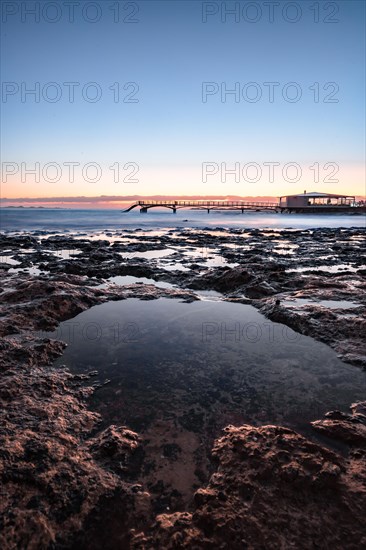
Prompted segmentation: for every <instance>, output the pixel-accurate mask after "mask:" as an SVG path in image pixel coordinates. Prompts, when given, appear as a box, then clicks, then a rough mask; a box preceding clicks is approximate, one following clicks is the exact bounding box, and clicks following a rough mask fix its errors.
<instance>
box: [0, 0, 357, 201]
mask: <svg viewBox="0 0 366 550" xmlns="http://www.w3.org/2000/svg"><path fill="white" fill-rule="evenodd" d="M5 4H6V3H5ZM8 4H11V6H10V7H9V8H8V9H9V10H12V9H13V7H14V5H15V8H19V11H18V13H16V14H14V15H11V14H9V15H7V16H6V14H5V17H7V21H5V22H3V25H2V30H3V33H2V66H3V69H2V81H3V83H16V84H17V85H19V87H20V86H21V83H22V82H23V83H25V85H26V86H27V87H28V88H31V87H34V85H35V82H39V83H40V84H39V85H40V87H41V90H42V89H43V86H44V85H45V84H47V83H49V82H56V83H57V84H58V86H60V89H61V92H62V96H61V99H60V101H58V102H56V103H50V102H47V101H45V100H44V99H43V98H42V96H41V97H40V102H39V103H35V102H34V99H33V98H32V97H30V96H27V98H26V101H25V102H24V103H23V102H22V101H21V94H20V92H18V93H15V94H14V95H8V96H6V97H5V99H4V95H3V102H2V112H3V121H2V159H3V162H4V161H5V162H15V163H18V164H19V165H20V163H21V162H25V163H27V165H28V164H29V166H31V165H32V164H34V163H35V162H39V163H40V164H41V166H42V165H44V164H46V163H49V162H57V163H59V164H60V165H62V164H63V163H64V162H70V161H76V162H80V164H81V166H82V165H83V164H85V163H87V162H94V163H98V164H99V165H100V166H101V167H102V168H103V176H102V178H101V179H100V180H99V181H98V182H96V183H93V184H91V183H90V182H88V181H85V180H83V178H82V177H81V174H79V170H78V173H77V181H75V182H74V183H70V181H68V180H67V177H66V171H63V173H62V178H61V180H60V181H58V182H57V183H55V184H50V183H49V182H48V181H44V180H42V174H41V176H40V182H39V183H36V182H34V181H33V180H32V177H31V176H27V177H26V181H25V182H23V183H22V182H21V181H20V171H19V172H18V173H17V174H15V175H14V176H11V177H10V176H8V178H7V180H8V181H7V182H6V183H3V186H2V187H3V192H2V195H3V196H7V197H11V196H13V197H16V196H18V197H19V196H33V197H34V196H68V195H98V194H111V195H116V194H121V195H124V194H131V193H138V194H154V193H166V194H170V195H172V194H177V195H181V194H184V193H188V194H191V193H193V192H194V193H197V194H210V193H212V194H223V195H224V194H227V193H232V194H238V195H271V194H273V195H277V194H281V193H285V192H297V191H298V190H302V189H303V188H308V189H309V190H310V188H311V189H318V188H319V189H321V190H323V189H324V190H332V189H334V188H336V189H337V190H338V191H339V192H341V191H342V190H346V191H347V192H353V193H356V194H362V193H364V186H365V183H364V172H363V169H362V165H363V164H364V160H365V158H364V155H365V122H364V121H365V102H364V94H365V68H364V67H365V59H364V56H365V53H364V52H365V47H364V46H365V26H364V25H365V4H364V2H362V1H341V2H335V3H329V2H328V3H327V2H319V15H320V21H319V23H315V22H314V11H312V10H311V9H310V6H312V5H314V2H308V1H299V2H295V3H294V4H296V6H297V8H296V7H295V8H293V9H291V8H290V9H289V11H288V12H286V13H287V15H288V17H289V18H294V17H295V16H296V11H295V9H296V10H299V9H300V8H301V12H302V13H301V16H300V18H299V21H298V22H294V23H291V22H289V21H286V17H285V16H284V15H283V13H282V10H283V9H284V6H285V4H286V3H285V2H280V5H279V6H278V7H277V6H276V7H275V8H276V11H275V12H274V13H275V15H274V21H273V22H272V23H271V22H270V21H269V16H268V11H267V10H268V7H266V6H265V3H263V2H256V3H254V4H256V5H257V6H259V8H258V9H259V10H261V12H262V15H261V17H259V21H258V22H256V23H250V22H248V21H246V20H245V18H244V17H243V14H242V11H241V13H240V20H239V22H235V20H234V16H230V15H227V20H226V22H222V21H221V15H222V14H224V10H225V3H222V2H211V3H206V4H205V3H202V2H199V1H195V0H192V1H185V2H176V1H162V2H155V1H139V2H136V3H129V4H128V3H126V2H119V6H120V10H121V18H122V17H128V14H129V13H131V12H132V11H134V10H135V7H134V5H135V4H136V5H137V6H138V13H136V15H134V19H136V20H137V21H138V22H136V23H128V22H123V21H122V20H121V21H120V22H118V23H115V22H113V12H112V11H111V9H110V8H111V6H112V4H116V3H114V2H109V1H108V0H107V1H104V2H99V3H96V4H97V5H98V6H99V9H100V13H101V18H100V20H99V21H98V22H96V23H91V22H88V21H85V20H83V17H82V15H81V7H83V6H85V4H87V3H85V2H79V7H75V21H74V23H70V22H69V21H68V12H67V9H66V7H65V6H64V3H63V2H59V5H60V10H61V11H60V13H61V15H62V16H61V19H60V21H58V22H55V23H50V22H49V21H47V20H44V17H42V15H41V17H40V19H41V20H40V22H39V23H38V22H34V17H33V16H30V15H27V16H26V15H25V14H24V13H23V18H25V21H24V22H22V21H21V16H22V14H21V4H24V3H21V2H9V3H8ZM26 4H27V6H28V7H30V6H31V5H34V4H35V3H34V2H30V1H29V2H27V3H26ZM44 4H46V3H45V2H41V3H40V5H41V7H42V5H44ZM237 4H238V5H239V6H240V10H243V9H245V5H246V4H247V2H239V3H237ZM234 5H235V2H226V6H227V7H228V8H230V7H233V6H234ZM325 6H327V8H326V7H325ZM333 6H335V7H337V6H338V7H339V12H338V13H336V14H334V15H333V16H332V15H331V13H332V11H333V9H334V8H333ZM89 9H90V11H89V12H88V13H89V14H90V17H91V18H92V17H94V13H96V12H94V11H93V8H89ZM211 9H212V10H216V9H217V10H218V13H216V14H214V15H208V16H207V22H206V23H204V22H203V21H202V13H205V10H211ZM253 9H254V8H253ZM47 13H48V14H49V17H50V18H51V17H53V16H54V13H56V12H53V11H52V9H51V8H49V12H47ZM258 13H260V12H258ZM297 14H298V15H299V12H297ZM254 15H255V13H254V11H249V12H248V17H251V18H253V17H254ZM3 16H4V14H3ZM326 17H328V18H329V19H330V18H332V17H333V19H338V20H339V21H338V22H335V23H326V22H324V21H323V20H324V18H326ZM64 82H79V83H80V86H78V87H77V88H75V102H74V103H70V102H69V101H68V89H67V87H66V86H65V85H64V84H63V83H64ZM89 82H96V83H97V84H98V86H99V87H100V90H101V91H102V97H101V99H100V100H99V101H98V102H96V103H91V102H88V101H86V100H85V99H83V97H82V95H81V88H83V86H84V85H85V84H87V83H89ZM115 82H118V83H119V84H120V86H121V87H123V85H124V84H125V83H127V82H135V83H137V85H138V87H139V91H138V92H137V94H136V95H135V98H137V99H138V102H137V103H123V102H119V103H115V102H114V101H113V92H112V91H111V90H109V87H110V86H111V85H112V84H113V83H115ZM203 82H215V83H217V85H218V87H219V89H220V88H221V86H226V87H227V89H231V88H233V87H234V86H235V83H236V82H237V83H239V89H240V91H242V90H243V87H244V86H245V85H246V84H247V83H248V82H255V83H257V84H256V86H257V89H258V88H259V89H260V90H261V91H262V94H263V95H262V98H261V99H260V100H259V101H258V102H256V103H250V102H248V101H245V100H244V99H243V97H241V98H240V101H239V103H236V102H235V101H234V98H233V96H227V98H226V102H222V101H221V100H220V94H219V93H217V94H215V95H212V96H209V97H208V98H207V102H206V103H203V102H202V83H203ZM264 82H278V83H279V86H277V87H276V89H275V99H274V102H273V103H270V102H269V101H268V87H266V86H265V85H264V84H263V83H264ZM289 82H296V83H297V86H298V89H301V92H302V97H301V99H300V100H299V101H298V102H295V103H291V102H289V101H285V100H284V99H283V97H282V90H283V88H284V86H285V85H286V84H287V83H289ZM315 82H318V83H319V86H320V89H319V91H320V101H319V102H318V103H316V102H314V91H312V90H310V89H309V87H310V86H311V85H313V84H314V83H315ZM327 82H333V83H336V86H338V87H339V91H338V92H337V93H335V95H334V98H335V99H338V102H337V103H324V101H323V99H324V97H325V95H326V94H327V93H330V92H331V91H332V90H335V88H334V87H333V86H334V85H331V86H330V87H329V88H328V89H327V91H324V90H323V89H322V88H323V85H324V84H326V83H327ZM222 83H223V84H222ZM3 86H4V84H3ZM7 89H8V88H5V90H7ZM89 90H90V93H93V91H94V90H93V88H92V87H91V88H89ZM131 90H132V87H130V88H129V89H128V90H127V91H124V90H123V89H122V90H121V92H122V97H123V95H124V94H126V93H127V92H129V91H131ZM251 90H252V91H253V90H254V88H252V89H251ZM289 91H292V92H293V91H294V88H292V90H289ZM53 92H54V90H53V91H52V89H51V88H49V93H50V94H51V93H53ZM269 161H274V162H279V163H280V170H281V169H282V166H283V165H284V164H286V163H288V162H296V163H298V164H299V165H300V166H302V168H303V173H302V178H301V180H300V182H297V183H291V182H286V181H283V178H282V175H281V173H279V175H278V177H276V181H275V182H272V183H269V182H268V178H267V177H266V171H264V172H263V176H262V177H261V179H260V181H259V182H257V183H255V184H251V183H248V182H245V181H239V182H238V181H234V178H232V179H231V180H230V178H228V179H227V182H226V183H223V182H222V181H221V180H222V178H221V174H220V173H218V174H217V175H216V176H215V177H212V178H211V179H209V180H208V182H207V183H203V182H202V177H201V173H202V163H203V162H214V163H217V164H220V163H222V162H226V163H227V165H228V166H229V164H230V163H231V164H233V163H235V162H239V163H241V166H242V165H244V164H246V163H249V162H257V163H258V164H259V165H261V164H262V163H263V162H269ZM115 162H119V163H121V165H122V166H123V165H124V164H125V163H127V162H135V163H137V164H138V165H139V168H140V169H139V174H138V179H139V182H138V183H133V184H131V183H128V182H121V181H119V182H114V181H113V177H112V172H111V171H110V170H109V169H108V166H110V165H112V164H114V163H115ZM314 162H319V163H320V164H321V165H323V164H324V163H327V162H335V163H337V164H338V165H339V167H340V170H339V173H338V177H339V179H340V181H339V183H338V184H336V185H334V184H329V183H323V182H322V181H320V183H315V182H313V181H312V178H313V174H312V172H311V171H310V170H307V167H308V166H310V165H312V164H313V163H314ZM64 172H65V173H64ZM323 175H324V174H323ZM304 185H305V187H304ZM345 188H346V189H345Z"/></svg>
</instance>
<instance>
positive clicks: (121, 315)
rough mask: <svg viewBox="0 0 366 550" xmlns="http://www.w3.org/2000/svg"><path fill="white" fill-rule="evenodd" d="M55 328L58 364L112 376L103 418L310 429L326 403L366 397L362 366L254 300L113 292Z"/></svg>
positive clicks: (103, 394)
mask: <svg viewBox="0 0 366 550" xmlns="http://www.w3.org/2000/svg"><path fill="white" fill-rule="evenodd" d="M51 336H52V337H55V338H58V339H61V340H64V341H66V342H67V343H68V347H67V348H66V350H65V352H64V354H63V356H62V357H61V358H59V359H58V360H57V361H56V366H61V365H66V366H67V367H68V368H69V369H70V370H71V371H72V372H73V373H87V372H90V371H94V370H96V371H97V375H96V378H94V379H93V378H92V379H91V380H89V381H88V382H87V383H88V384H90V383H97V382H98V383H104V382H106V381H108V383H107V384H105V385H103V386H102V387H101V388H99V389H98V390H97V391H96V392H95V394H94V396H93V397H92V400H91V406H92V408H93V409H94V410H97V411H98V412H100V413H101V415H102V418H103V423H105V424H109V423H115V424H125V425H127V426H129V427H130V428H131V429H134V430H136V431H138V432H142V433H143V432H144V431H148V430H149V429H151V427H152V425H153V424H154V423H157V422H163V423H164V422H170V423H173V424H174V425H175V426H179V427H180V429H182V430H185V431H188V432H193V433H195V434H205V437H206V436H207V437H208V438H211V437H215V436H216V435H217V434H218V433H219V431H220V430H221V429H222V428H223V427H224V426H226V425H228V424H234V425H240V424H243V423H249V424H256V425H260V424H268V423H272V424H274V423H276V424H284V425H288V426H290V427H293V428H295V429H298V430H300V431H303V432H307V431H308V430H309V427H308V422H309V421H310V420H315V419H318V418H320V417H321V415H322V414H324V412H326V411H328V410H332V409H343V410H347V408H348V407H349V405H350V404H351V403H352V402H354V401H357V400H360V399H365V393H366V392H365V388H366V373H365V372H363V371H361V370H360V369H358V368H357V367H354V366H351V365H347V364H345V363H343V362H342V361H341V360H340V359H338V358H337V356H336V353H335V352H334V351H333V350H331V349H330V348H329V347H328V346H326V345H325V344H322V343H319V342H316V341H315V340H313V339H312V338H309V337H306V336H302V335H300V334H298V333H296V332H294V331H293V330H291V329H290V328H288V327H285V326H284V325H281V324H277V323H272V322H271V321H269V320H268V319H266V318H265V317H264V316H262V315H261V314H260V313H259V312H258V311H257V310H256V309H255V308H253V307H252V306H249V305H243V304H235V303H228V302H220V301H208V300H206V301H196V302H192V303H182V302H180V301H178V300H173V299H165V298H161V299H158V300H141V301H140V300H137V299H128V300H122V301H118V302H108V303H106V304H102V305H98V306H95V307H92V308H91V309H89V310H88V311H85V312H83V313H81V314H80V315H78V316H77V317H75V318H74V319H73V320H71V321H66V322H64V323H62V324H61V325H60V327H59V329H58V330H57V331H55V332H54V333H51Z"/></svg>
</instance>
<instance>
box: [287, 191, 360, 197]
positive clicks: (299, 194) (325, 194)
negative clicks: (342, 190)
mask: <svg viewBox="0 0 366 550" xmlns="http://www.w3.org/2000/svg"><path fill="white" fill-rule="evenodd" d="M285 197H287V198H288V197H308V198H310V199H311V198H317V197H319V198H327V197H336V198H347V197H352V198H353V195H339V194H336V195H335V194H334V193H319V192H318V191H311V192H310V193H296V194H295V195H283V196H282V197H281V198H285Z"/></svg>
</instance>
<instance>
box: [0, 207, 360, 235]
mask: <svg viewBox="0 0 366 550" xmlns="http://www.w3.org/2000/svg"><path fill="white" fill-rule="evenodd" d="M170 227H171V228H177V227H178V228H179V227H181V228H187V227H199V228H205V227H208V228H212V227H227V228H243V229H245V228H254V227H255V228H272V229H284V228H293V229H308V228H316V227H344V228H349V227H363V228H364V227H366V217H365V216H363V215H346V214H343V215H342V214H340V215H337V214H314V215H308V214H279V213H278V214H277V213H274V212H270V213H268V212H245V213H244V214H242V213H241V212H240V211H229V212H228V211H226V212H225V211H218V212H213V211H211V212H210V213H209V214H208V213H207V211H205V210H178V211H177V213H176V214H173V213H172V212H171V211H170V210H166V209H161V210H159V209H151V210H149V211H148V212H147V213H146V214H141V213H140V211H139V210H138V209H136V210H132V211H131V212H128V213H125V212H122V209H121V210H119V209H114V210H111V209H69V208H65V209H63V208H39V209H38V208H0V230H1V231H6V232H8V231H10V232H12V231H17V232H18V231H25V232H30V231H39V230H43V231H57V232H64V231H66V232H67V231H72V232H74V231H87V232H92V231H96V230H98V231H100V230H123V229H127V230H132V229H135V228H142V229H146V230H149V229H157V228H158V229H159V228H170Z"/></svg>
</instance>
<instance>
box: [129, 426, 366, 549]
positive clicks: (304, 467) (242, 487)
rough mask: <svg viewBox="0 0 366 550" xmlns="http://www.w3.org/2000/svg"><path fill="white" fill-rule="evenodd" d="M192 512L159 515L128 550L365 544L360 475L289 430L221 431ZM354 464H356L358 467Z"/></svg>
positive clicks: (364, 484)
mask: <svg viewBox="0 0 366 550" xmlns="http://www.w3.org/2000/svg"><path fill="white" fill-rule="evenodd" d="M225 432H226V433H225V435H224V436H223V437H222V438H220V439H218V440H217V441H216V443H215V445H214V448H213V456H214V457H215V458H216V459H217V461H218V468H217V471H216V473H214V474H213V476H212V477H211V479H210V482H209V484H208V486H207V487H206V488H204V489H199V490H198V491H197V492H196V494H195V510H194V511H193V512H192V513H190V514H187V513H175V514H163V515H160V516H158V517H157V519H156V523H155V526H154V527H153V529H152V530H151V531H150V532H147V533H146V532H145V533H141V532H140V533H136V534H135V537H134V542H133V546H134V548H139V549H141V548H143V549H147V548H149V549H150V548H171V549H173V548H174V549H178V548H197V549H198V548H227V549H230V550H232V549H234V550H235V549H238V550H239V549H244V548H248V549H260V548H283V549H285V548H286V549H287V548H299V549H300V548H301V549H304V550H305V549H308V548H335V549H339V550H340V549H345V548H347V549H355V550H356V549H359V548H362V547H364V546H365V544H366V528H365V522H364V510H365V509H366V469H365V460H363V461H362V464H363V466H362V467H359V466H360V465H359V464H358V467H357V468H356V469H355V468H354V466H355V461H356V460H357V459H355V458H349V459H344V458H341V457H340V456H339V455H337V454H336V453H334V452H332V451H330V450H328V449H325V448H323V447H321V446H319V445H317V444H315V443H312V442H310V441H308V440H307V439H305V438H304V437H302V436H301V435H299V434H297V433H295V432H293V431H292V430H289V429H286V428H281V427H276V426H263V427H261V428H255V427H253V426H241V427H234V426H229V427H228V428H226V430H225ZM359 462H360V461H359Z"/></svg>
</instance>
